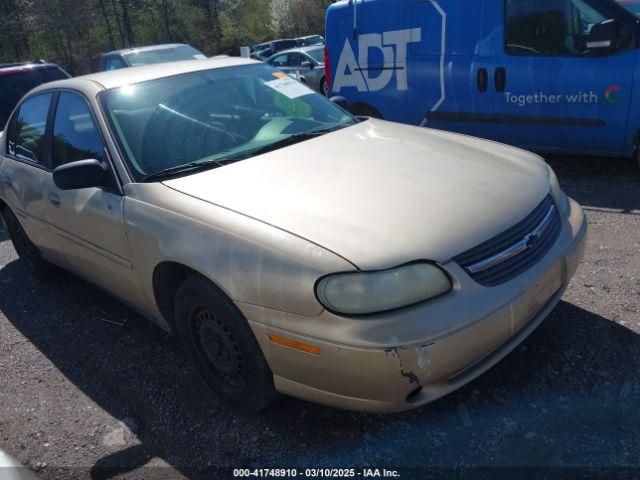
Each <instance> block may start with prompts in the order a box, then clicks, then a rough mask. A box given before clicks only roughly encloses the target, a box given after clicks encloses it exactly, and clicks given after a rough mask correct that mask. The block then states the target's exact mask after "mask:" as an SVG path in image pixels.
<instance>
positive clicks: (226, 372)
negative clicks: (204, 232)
mask: <svg viewBox="0 0 640 480" xmlns="http://www.w3.org/2000/svg"><path fill="white" fill-rule="evenodd" d="M175 318H176V329H177V331H178V336H179V337H180V340H181V342H182V344H183V346H184V348H185V350H186V351H187V354H188V355H189V358H190V359H191V361H192V362H193V363H194V365H195V366H196V368H197V370H198V372H199V373H200V375H201V376H202V378H203V379H204V381H205V382H206V383H207V385H209V387H211V389H212V390H213V391H214V392H215V393H216V395H218V397H220V398H221V399H222V400H223V401H224V402H225V403H226V404H228V405H229V406H230V407H232V408H234V409H236V410H238V411H242V412H247V413H255V412H259V411H261V410H264V409H266V408H267V407H269V406H270V405H271V404H272V403H273V402H274V401H275V400H276V398H277V394H276V391H275V388H274V385H273V374H272V373H271V369H270V368H269V365H268V364H267V362H266V360H265V358H264V356H263V355H262V351H261V350H260V347H259V346H258V342H257V341H256V339H255V337H254V336H253V332H252V331H251V328H250V327H249V324H248V323H247V321H246V319H245V318H244V316H243V315H242V314H241V313H240V311H239V310H238V309H237V307H236V306H235V305H234V304H233V302H231V301H230V300H229V299H228V298H227V297H226V296H225V295H224V294H223V293H222V292H221V291H220V290H219V289H218V288H216V287H215V286H214V285H213V284H212V283H211V282H209V281H208V280H207V279H205V278H204V277H202V276H200V275H193V276H191V277H189V278H187V279H186V280H185V281H184V283H183V284H182V285H181V286H180V288H179V289H178V292H177V293H176V303H175Z"/></svg>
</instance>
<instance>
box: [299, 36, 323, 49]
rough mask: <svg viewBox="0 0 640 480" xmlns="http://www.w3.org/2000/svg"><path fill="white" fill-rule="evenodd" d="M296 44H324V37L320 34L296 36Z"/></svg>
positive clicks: (301, 45) (308, 45) (304, 45)
mask: <svg viewBox="0 0 640 480" xmlns="http://www.w3.org/2000/svg"><path fill="white" fill-rule="evenodd" d="M296 40H297V41H298V46H300V47H312V46H314V45H324V37H323V36H322V35H309V36H307V37H300V38H296Z"/></svg>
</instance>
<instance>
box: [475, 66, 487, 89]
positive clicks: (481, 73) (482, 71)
mask: <svg viewBox="0 0 640 480" xmlns="http://www.w3.org/2000/svg"><path fill="white" fill-rule="evenodd" d="M477 81H478V90H479V91H481V92H486V91H487V89H488V88H489V74H488V73H487V69H486V68H479V69H478V78H477Z"/></svg>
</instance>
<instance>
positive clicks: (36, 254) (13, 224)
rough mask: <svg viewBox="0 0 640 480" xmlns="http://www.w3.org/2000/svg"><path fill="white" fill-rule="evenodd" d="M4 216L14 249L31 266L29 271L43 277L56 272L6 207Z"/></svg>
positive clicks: (3, 212)
mask: <svg viewBox="0 0 640 480" xmlns="http://www.w3.org/2000/svg"><path fill="white" fill-rule="evenodd" d="M2 216H3V218H4V224H5V226H6V227H7V231H8V232H9V237H10V238H11V243H13V247H14V248H15V249H16V252H17V253H18V256H19V257H20V259H21V260H23V261H24V262H25V263H26V264H27V265H28V266H29V269H30V270H31V271H32V272H33V273H35V274H36V275H41V276H47V275H49V274H51V273H52V272H53V271H55V267H54V266H53V265H52V264H51V263H49V262H47V261H46V260H44V259H43V258H42V253H40V250H38V247H36V246H35V245H34V244H33V242H32V241H31V240H29V237H28V236H27V233H26V232H25V231H24V229H23V228H22V225H20V222H19V221H18V219H17V218H16V216H15V215H14V214H13V212H12V211H11V210H10V209H9V208H7V207H5V208H4V210H3V211H2Z"/></svg>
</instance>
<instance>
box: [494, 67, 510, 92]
mask: <svg viewBox="0 0 640 480" xmlns="http://www.w3.org/2000/svg"><path fill="white" fill-rule="evenodd" d="M493 81H494V82H495V86H496V92H504V91H505V89H506V88H507V71H506V70H505V69H504V67H498V68H496V72H495V74H494V76H493Z"/></svg>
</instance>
